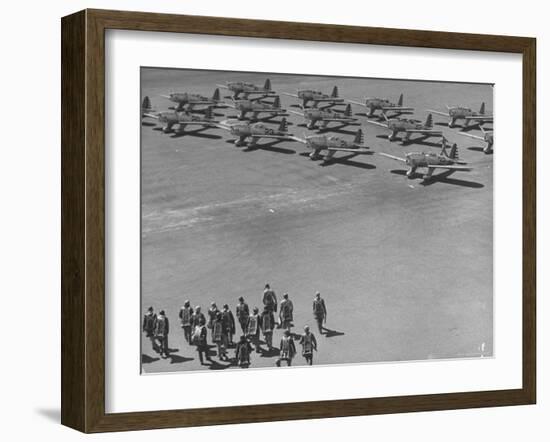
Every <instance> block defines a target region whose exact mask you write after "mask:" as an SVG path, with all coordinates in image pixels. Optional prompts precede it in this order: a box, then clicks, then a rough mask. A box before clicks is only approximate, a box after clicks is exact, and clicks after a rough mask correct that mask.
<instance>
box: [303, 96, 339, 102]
mask: <svg viewBox="0 0 550 442" xmlns="http://www.w3.org/2000/svg"><path fill="white" fill-rule="evenodd" d="M311 101H313V102H315V103H324V102H327V101H330V102H332V103H342V102H343V101H344V99H343V98H331V97H328V98H314V99H313V100H311Z"/></svg>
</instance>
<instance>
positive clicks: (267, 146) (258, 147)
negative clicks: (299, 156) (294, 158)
mask: <svg viewBox="0 0 550 442" xmlns="http://www.w3.org/2000/svg"><path fill="white" fill-rule="evenodd" d="M281 142H282V140H281V141H279V140H276V141H272V142H270V143H265V144H256V145H255V146H248V147H246V148H245V149H243V152H254V151H255V150H267V151H269V152H276V153H284V154H287V155H293V154H295V153H296V151H295V150H292V149H285V148H283V147H276V146H275V145H276V144H278V143H281Z"/></svg>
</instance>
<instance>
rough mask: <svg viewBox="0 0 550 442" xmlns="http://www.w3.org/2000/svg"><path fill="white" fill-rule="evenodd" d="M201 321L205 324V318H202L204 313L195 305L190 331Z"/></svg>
mask: <svg viewBox="0 0 550 442" xmlns="http://www.w3.org/2000/svg"><path fill="white" fill-rule="evenodd" d="M202 321H204V323H205V324H206V318H205V317H204V313H202V312H201V307H200V305H197V306H196V307H195V311H194V312H193V314H192V315H191V327H192V329H193V330H195V327H197V325H200V324H201V322H202Z"/></svg>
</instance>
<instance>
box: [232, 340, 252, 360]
mask: <svg viewBox="0 0 550 442" xmlns="http://www.w3.org/2000/svg"><path fill="white" fill-rule="evenodd" d="M251 352H252V347H251V346H250V343H249V342H248V341H247V340H246V337H245V336H244V335H242V336H241V339H240V340H239V342H238V343H237V348H236V349H235V359H236V361H237V364H238V365H239V367H248V366H249V365H250V353H251Z"/></svg>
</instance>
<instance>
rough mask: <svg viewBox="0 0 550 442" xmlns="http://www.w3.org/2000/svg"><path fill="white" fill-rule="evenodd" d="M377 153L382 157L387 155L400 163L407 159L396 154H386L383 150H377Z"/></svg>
mask: <svg viewBox="0 0 550 442" xmlns="http://www.w3.org/2000/svg"><path fill="white" fill-rule="evenodd" d="M378 155H382V156H383V157H387V158H390V159H392V160H396V161H401V162H402V163H406V162H407V160H406V159H405V158H401V157H396V156H393V155H390V154H387V153H384V152H378Z"/></svg>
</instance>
